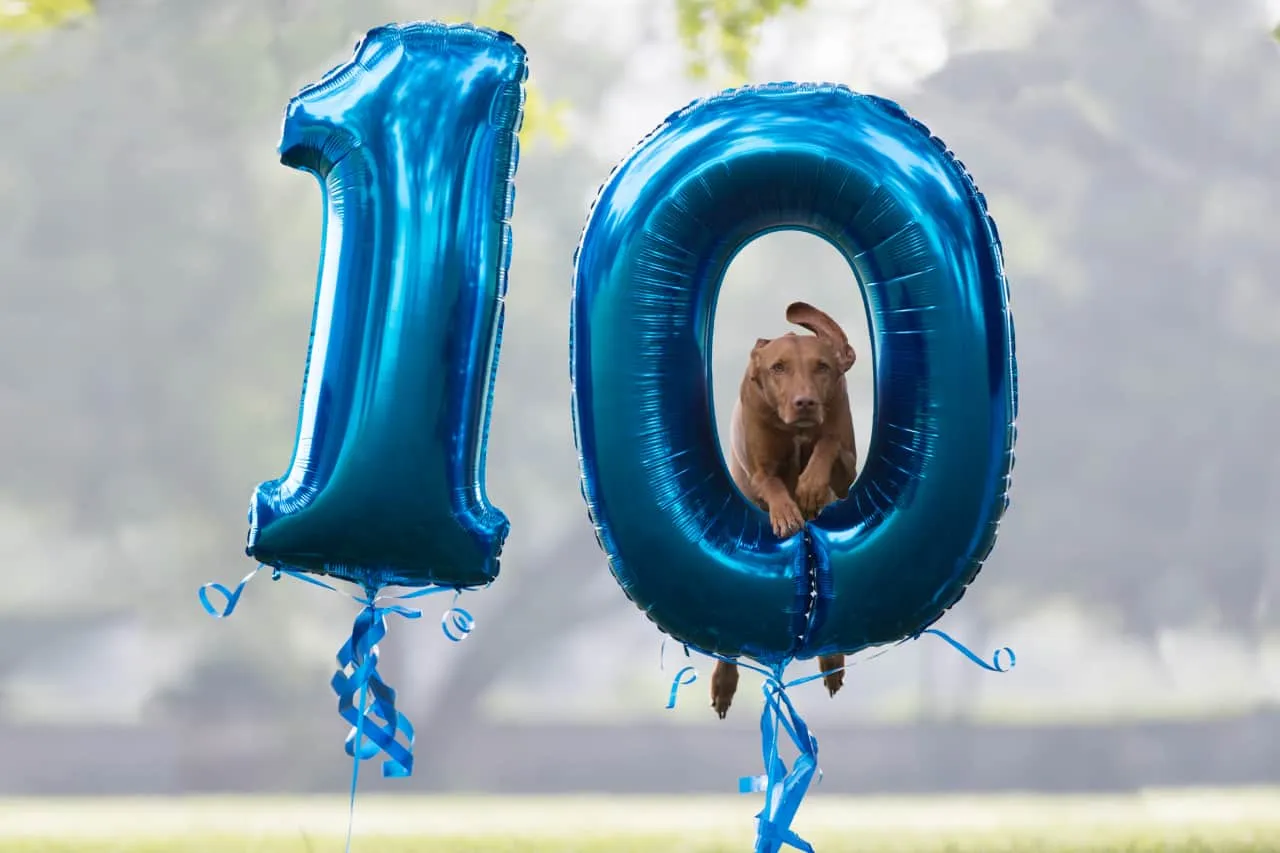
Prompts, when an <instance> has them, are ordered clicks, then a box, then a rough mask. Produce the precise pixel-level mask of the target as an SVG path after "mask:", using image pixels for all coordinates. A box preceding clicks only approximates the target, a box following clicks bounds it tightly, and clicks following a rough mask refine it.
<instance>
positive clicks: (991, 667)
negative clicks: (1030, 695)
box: [921, 628, 1018, 672]
mask: <svg viewBox="0 0 1280 853" xmlns="http://www.w3.org/2000/svg"><path fill="white" fill-rule="evenodd" d="M921 633H923V634H933V635H934V636H935V637H941V638H942V639H943V640H945V641H946V642H947V643H949V644H950V645H951V647H952V648H953V649H955V650H956V651H958V652H959V653H960V654H962V655H964V656H965V657H967V658H968V659H969V660H971V661H973V662H974V663H976V664H977V665H978V666H980V667H982V668H983V669H985V670H987V672H1008V671H1009V670H1011V669H1013V668H1014V667H1015V666H1017V665H1018V656H1017V655H1015V654H1014V653H1013V649H1011V648H1009V647H1008V646H1005V647H1004V648H1000V649H996V650H995V653H994V654H992V655H991V663H987V662H986V661H985V660H983V659H982V658H980V657H978V655H977V654H975V653H974V652H972V651H970V650H969V649H968V648H967V647H966V646H965V645H964V644H963V643H961V642H960V641H959V640H957V639H956V638H955V637H952V636H951V635H950V634H948V633H947V632H946V631H939V630H938V629H937V628H927V629H925V630H924V631H922V632H921ZM1001 652H1004V653H1005V655H1006V656H1008V658H1009V665H1008V666H1006V667H1002V666H1000V653H1001Z"/></svg>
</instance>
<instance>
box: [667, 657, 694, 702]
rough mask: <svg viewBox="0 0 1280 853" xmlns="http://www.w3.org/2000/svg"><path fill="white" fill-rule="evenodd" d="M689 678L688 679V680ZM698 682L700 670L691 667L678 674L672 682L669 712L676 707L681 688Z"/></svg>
mask: <svg viewBox="0 0 1280 853" xmlns="http://www.w3.org/2000/svg"><path fill="white" fill-rule="evenodd" d="M686 676H687V678H686ZM697 680H698V670H696V669H694V668H693V667H691V666H686V667H685V668H684V669H682V670H680V671H679V672H677V673H676V677H675V678H674V679H672V681H671V695H670V696H668V697H667V710H668V711H670V710H671V709H672V708H674V707H675V706H676V694H677V693H679V692H680V688H681V687H684V686H685V685H686V684H693V682H695V681H697Z"/></svg>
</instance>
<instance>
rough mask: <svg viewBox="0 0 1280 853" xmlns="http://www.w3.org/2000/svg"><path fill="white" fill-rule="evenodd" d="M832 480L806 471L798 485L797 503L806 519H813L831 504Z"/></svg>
mask: <svg viewBox="0 0 1280 853" xmlns="http://www.w3.org/2000/svg"><path fill="white" fill-rule="evenodd" d="M832 496H833V492H832V491H831V478H830V477H823V476H820V475H817V474H810V473H809V472H808V471H805V472H804V473H803V474H801V475H800V480H799V482H797V483H796V503H797V504H799V505H800V511H801V512H802V513H804V516H805V518H813V517H814V516H816V515H817V514H818V513H820V512H822V508H823V507H825V506H826V505H827V504H829V503H831V498H832Z"/></svg>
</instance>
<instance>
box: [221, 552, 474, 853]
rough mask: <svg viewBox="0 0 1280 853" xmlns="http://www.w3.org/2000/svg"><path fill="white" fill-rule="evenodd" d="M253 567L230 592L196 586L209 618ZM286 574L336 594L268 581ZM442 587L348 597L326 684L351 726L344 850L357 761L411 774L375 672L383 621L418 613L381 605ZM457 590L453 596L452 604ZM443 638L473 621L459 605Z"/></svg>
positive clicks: (396, 714)
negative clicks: (342, 635) (349, 609)
mask: <svg viewBox="0 0 1280 853" xmlns="http://www.w3.org/2000/svg"><path fill="white" fill-rule="evenodd" d="M262 569H263V566H262V565H258V566H257V568H255V569H254V570H253V571H252V572H250V573H249V574H247V575H245V576H244V578H243V579H242V580H241V581H240V583H239V584H237V585H236V587H235V589H228V588H227V587H226V586H225V585H223V584H220V583H207V584H204V585H203V586H201V587H200V591H199V594H200V604H201V606H203V607H204V610H205V612H206V613H208V614H209V615H210V616H212V617H214V618H215V619H225V618H226V617H228V616H230V615H231V614H232V613H233V612H234V611H235V609H236V605H237V604H238V603H239V602H240V597H241V595H242V594H243V593H244V590H245V587H246V586H247V585H248V583H249V581H251V580H253V579H254V577H256V576H257V575H258V573H259V572H260V571H262ZM284 575H288V576H289V577H292V578H294V579H296V580H300V581H304V582H306V583H309V584H311V585H313V586H318V587H321V588H322V589H327V590H330V591H331V592H338V593H341V590H339V589H338V588H337V587H335V586H333V585H331V584H328V583H326V582H324V581H322V580H320V579H318V578H315V577H312V576H310V575H307V574H305V573H302V572H295V571H291V570H289V569H280V568H275V569H272V572H271V578H272V580H279V579H280V578H281V577H282V576H284ZM448 589H449V588H448V587H435V586H428V587H422V588H420V589H416V590H413V591H412V592H408V593H405V594H403V595H398V596H391V597H388V596H379V595H377V594H376V590H374V589H367V590H366V591H365V595H364V596H357V595H351V596H350V597H351V598H352V599H353V600H354V601H356V602H357V603H359V604H360V605H361V610H360V612H359V614H357V616H356V619H355V624H354V625H353V626H352V629H351V636H350V637H348V638H347V641H346V642H345V643H344V644H343V645H342V648H341V649H339V650H338V656H337V659H338V670H337V672H335V673H334V675H333V678H332V679H331V680H330V682H329V683H330V686H331V687H332V688H333V692H334V693H336V694H337V696H338V713H339V715H341V716H342V718H343V719H344V720H346V721H347V722H348V723H350V724H351V731H350V732H349V733H348V734H347V738H346V741H345V743H344V745H343V746H344V749H345V751H346V753H347V755H350V756H351V757H352V768H351V801H350V813H349V815H348V823H347V850H348V851H349V850H350V849H351V829H352V823H353V820H354V816H355V803H356V789H357V788H358V787H359V781H360V762H361V761H365V760H368V759H371V758H374V757H376V756H377V755H378V754H379V753H382V754H384V755H386V760H385V761H384V762H383V763H382V775H383V776H384V777H387V778H404V777H406V776H410V775H411V774H412V773H413V741H414V729H413V724H412V723H410V722H409V719H408V718H407V717H406V716H405V715H404V714H402V713H401V712H400V711H399V710H398V709H397V708H396V692H395V691H394V690H393V689H391V687H390V686H388V685H387V683H386V682H384V681H383V680H382V677H381V676H380V675H379V674H378V642H379V641H381V640H382V638H384V637H385V636H386V635H387V622H386V617H387V616H389V615H394V616H400V617H403V618H405V619H418V618H420V617H421V616H422V611H421V610H414V609H411V608H408V607H404V606H402V605H399V604H383V603H382V602H384V601H405V600H408V599H413V598H421V597H422V596H426V595H435V594H437V593H441V592H447V591H448ZM210 592H216V593H218V594H219V595H221V596H222V597H223V599H225V604H223V606H221V607H218V606H216V605H215V604H214V603H213V601H212V600H211V598H210ZM457 598H458V592H457V591H455V592H454V600H455V601H457ZM441 626H442V628H443V629H444V634H445V636H446V637H448V638H449V639H450V640H452V641H453V642H460V641H461V640H463V639H465V637H466V636H467V634H469V633H471V631H472V629H473V628H474V627H475V618H474V617H473V616H472V615H471V614H470V613H469V612H468V611H466V610H464V609H463V608H461V607H456V606H455V607H452V608H450V609H449V610H448V611H447V612H446V613H445V615H444V617H443V620H442V623H441Z"/></svg>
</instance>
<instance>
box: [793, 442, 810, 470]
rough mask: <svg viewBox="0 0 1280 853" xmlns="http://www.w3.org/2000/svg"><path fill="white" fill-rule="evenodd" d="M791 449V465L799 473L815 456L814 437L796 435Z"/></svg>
mask: <svg viewBox="0 0 1280 853" xmlns="http://www.w3.org/2000/svg"><path fill="white" fill-rule="evenodd" d="M791 448H792V449H791V463H792V465H794V466H795V470H796V472H797V473H799V472H800V471H803V470H804V466H806V465H808V464H809V457H810V456H812V455H813V437H812V436H808V435H796V436H794V437H793V438H792V439H791Z"/></svg>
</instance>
